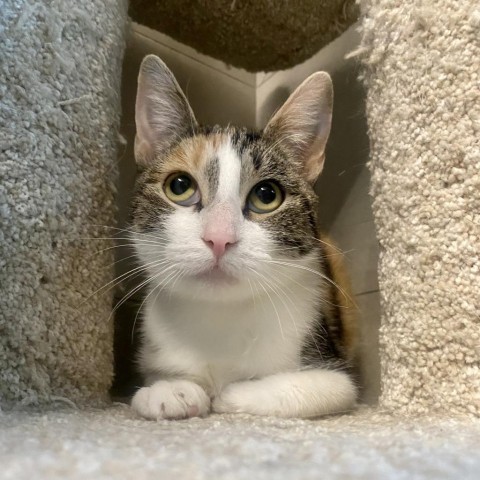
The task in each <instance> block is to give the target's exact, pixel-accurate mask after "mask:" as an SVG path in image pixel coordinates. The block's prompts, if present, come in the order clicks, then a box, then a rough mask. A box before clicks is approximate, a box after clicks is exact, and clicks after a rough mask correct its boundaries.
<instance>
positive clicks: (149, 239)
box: [132, 55, 333, 298]
mask: <svg viewBox="0 0 480 480" xmlns="http://www.w3.org/2000/svg"><path fill="white" fill-rule="evenodd" d="M332 103H333V93H332V83H331V80H330V77H329V76H328V74H327V73H324V72H319V73H315V74H313V75H311V76H310V77H309V78H307V79H306V80H305V81H304V82H303V83H302V84H301V85H300V86H299V87H298V88H297V89H296V90H295V92H294V93H293V94H292V95H291V96H290V98H289V99H288V100H287V101H286V102H285V104H284V105H283V106H282V107H281V108H280V109H279V110H278V111H277V112H276V113H275V114H274V115H273V117H272V119H271V120H270V121H269V123H268V124H267V126H266V127H265V129H264V130H263V131H261V132H255V131H250V130H247V129H240V128H232V127H228V128H220V127H214V128H203V127H200V126H199V125H198V124H197V122H196V120H195V117H194V114H193V112H192V110H191V108H190V105H189V104H188V101H187V99H186V98H185V95H184V94H183V92H182V91H181V89H180V87H179V85H178V84H177V82H176V80H175V78H174V76H173V75H172V73H171V72H170V70H169V69H168V68H167V67H166V65H165V64H164V63H163V62H162V61H161V60H160V59H159V58H157V57H155V56H153V55H150V56H148V57H146V58H145V59H144V61H143V63H142V66H141V69H140V74H139V79H138V92H137V103H136V116H135V120H136V127H137V136H136V139H135V157H136V161H137V163H138V165H139V167H140V168H141V170H142V172H141V173H140V175H139V177H138V179H137V186H136V192H135V196H134V201H133V210H132V220H133V225H132V226H133V229H134V231H135V232H137V233H136V234H135V235H134V241H135V244H136V251H137V255H138V257H139V259H140V261H141V263H142V265H143V266H144V267H146V268H147V271H148V275H149V277H150V278H151V280H152V283H153V284H154V285H158V286H159V289H160V288H165V289H167V290H168V289H174V290H175V291H178V292H188V293H192V294H194V293H195V292H197V293H199V294H202V295H206V296H208V295H217V296H220V297H222V298H230V296H234V297H235V296H242V295H249V294H251V292H252V291H253V290H252V286H257V282H258V284H260V285H265V282H269V281H270V282H271V281H273V280H274V279H275V278H277V279H281V278H282V276H286V277H287V278H288V277H290V276H292V277H295V270H293V271H290V270H291V269H288V268H287V267H286V266H284V265H282V263H281V262H284V263H285V262H286V263H292V262H296V264H298V265H307V264H308V262H309V261H310V263H311V260H312V258H317V257H318V241H317V240H316V236H317V216H316V196H315V193H314V191H313V184H314V182H315V180H316V179H317V177H318V175H319V174H320V172H321V170H322V167H323V162H324V158H325V145H326V142H327V139H328V135H329V132H330V124H331V115H332ZM302 262H303V263H302ZM262 279H263V280H262ZM262 282H263V283H262Z"/></svg>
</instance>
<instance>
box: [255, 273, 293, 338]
mask: <svg viewBox="0 0 480 480" xmlns="http://www.w3.org/2000/svg"><path fill="white" fill-rule="evenodd" d="M248 268H249V269H250V270H252V272H254V273H256V272H255V270H253V269H252V268H251V267H248ZM258 284H259V285H260V286H261V287H262V289H263V291H264V292H265V293H266V295H267V297H268V298H269V300H270V303H271V304H272V307H273V310H274V311H275V314H276V315H277V320H278V326H279V328H280V333H281V335H282V338H283V340H285V335H284V333H283V328H282V322H281V320H280V314H279V313H278V310H277V307H276V306H275V303H274V301H273V300H272V297H271V296H270V294H269V293H268V291H267V289H266V288H265V287H264V286H263V284H262V282H260V281H259V282H258Z"/></svg>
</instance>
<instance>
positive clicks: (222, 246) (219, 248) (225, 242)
mask: <svg viewBox="0 0 480 480" xmlns="http://www.w3.org/2000/svg"><path fill="white" fill-rule="evenodd" d="M203 241H204V242H205V243H206V244H207V246H208V247H210V248H211V249H212V252H213V254H214V255H215V257H216V258H220V257H221V256H222V255H223V254H224V253H225V250H226V249H227V247H228V246H230V245H233V244H234V243H236V241H237V240H236V238H235V236H234V235H233V234H232V233H228V232H208V231H207V232H205V235H204V236H203Z"/></svg>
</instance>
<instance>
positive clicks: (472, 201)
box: [358, 0, 480, 477]
mask: <svg viewBox="0 0 480 480" xmlns="http://www.w3.org/2000/svg"><path fill="white" fill-rule="evenodd" d="M360 4H361V8H362V14H363V18H362V30H363V32H362V33H363V40H362V45H361V48H360V50H359V52H358V53H361V58H362V61H363V63H364V66H365V71H364V76H365V83H366V85H367V119H368V126H369V137H370V143H371V151H370V158H371V161H370V165H369V166H370V170H371V173H372V184H371V192H372V195H373V211H374V216H375V224H376V229H377V237H378V240H379V243H380V264H379V285H380V293H381V299H382V309H383V315H382V320H381V322H382V326H381V330H380V346H381V348H380V357H381V361H382V392H383V394H382V397H381V400H380V401H381V404H382V405H383V406H384V407H385V408H388V409H391V410H392V411H401V412H402V413H405V414H410V413H427V412H433V411H437V412H444V413H446V414H451V413H461V412H472V413H475V414H476V415H477V416H480V316H479V312H480V295H479V291H480V83H479V73H480V4H479V2H478V0H430V1H428V2H422V1H417V0H362V1H361V2H360ZM479 477H480V474H479Z"/></svg>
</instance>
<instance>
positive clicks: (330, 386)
mask: <svg viewBox="0 0 480 480" xmlns="http://www.w3.org/2000/svg"><path fill="white" fill-rule="evenodd" d="M356 394H357V392H356V387H355V385H354V383H353V381H352V380H351V378H350V377H349V375H347V374H346V373H345V372H342V371H335V370H322V369H312V370H303V371H299V372H288V373H278V374H274V375H270V376H268V377H264V378H261V379H259V380H249V381H245V382H237V383H232V384H230V385H228V386H227V387H226V388H225V389H224V390H223V391H222V392H221V393H220V395H219V396H218V397H216V398H215V400H214V401H213V405H212V407H213V410H214V411H215V412H219V413H236V412H243V413H251V414H253V415H272V416H277V417H285V418H288V417H292V418H309V417H317V416H320V415H328V414H331V413H339V412H344V411H348V410H350V409H351V408H352V407H353V406H354V405H355V400H356Z"/></svg>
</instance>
